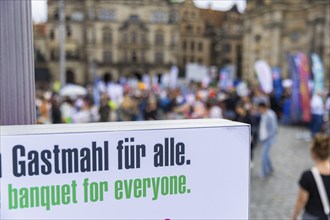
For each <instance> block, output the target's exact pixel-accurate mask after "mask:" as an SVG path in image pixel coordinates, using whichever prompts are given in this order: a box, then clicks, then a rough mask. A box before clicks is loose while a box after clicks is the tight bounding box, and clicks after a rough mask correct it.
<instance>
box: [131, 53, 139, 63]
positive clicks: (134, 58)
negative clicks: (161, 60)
mask: <svg viewBox="0 0 330 220" xmlns="http://www.w3.org/2000/svg"><path fill="white" fill-rule="evenodd" d="M132 62H133V63H137V62H138V57H137V54H136V52H135V51H133V52H132Z"/></svg>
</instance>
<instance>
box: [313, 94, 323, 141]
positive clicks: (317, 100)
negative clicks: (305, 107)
mask: <svg viewBox="0 0 330 220" xmlns="http://www.w3.org/2000/svg"><path fill="white" fill-rule="evenodd" d="M311 113H312V120H311V124H310V129H311V135H312V137H314V135H315V134H316V133H318V132H320V131H321V128H322V125H323V114H324V103H323V100H322V94H321V92H316V93H315V94H314V95H313V97H312V99H311Z"/></svg>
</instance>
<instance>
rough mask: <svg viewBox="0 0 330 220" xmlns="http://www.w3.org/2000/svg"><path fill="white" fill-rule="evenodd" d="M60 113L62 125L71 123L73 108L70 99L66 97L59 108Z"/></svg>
mask: <svg viewBox="0 0 330 220" xmlns="http://www.w3.org/2000/svg"><path fill="white" fill-rule="evenodd" d="M60 109H61V113H62V121H63V122H64V123H72V117H73V114H74V112H75V110H74V107H73V101H72V100H71V98H69V97H66V98H65V101H64V103H62V105H61V107H60Z"/></svg>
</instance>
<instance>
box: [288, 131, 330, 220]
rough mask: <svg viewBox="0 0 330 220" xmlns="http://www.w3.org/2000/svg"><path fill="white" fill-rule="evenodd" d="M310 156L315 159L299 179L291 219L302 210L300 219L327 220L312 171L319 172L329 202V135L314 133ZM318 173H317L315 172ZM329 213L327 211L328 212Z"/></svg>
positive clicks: (294, 219)
mask: <svg viewBox="0 0 330 220" xmlns="http://www.w3.org/2000/svg"><path fill="white" fill-rule="evenodd" d="M311 157H312V159H313V160H314V161H315V167H314V168H313V169H312V170H313V171H312V170H306V171H304V172H303V173H302V175H301V177H300V180H299V186H300V188H299V193H298V197H297V201H296V205H295V208H294V211H293V215H292V220H296V219H297V218H298V215H299V214H300V213H301V211H302V210H304V212H303V215H302V219H303V220H307V219H320V220H328V219H329V218H327V216H326V214H325V210H324V206H323V203H322V200H321V196H320V192H319V189H318V187H317V184H316V181H315V178H314V174H313V172H316V173H319V174H320V176H321V178H320V179H321V182H323V185H324V188H325V191H326V192H325V194H326V197H327V198H326V199H327V200H328V203H330V201H329V198H330V160H329V159H330V137H329V136H328V135H326V134H320V133H318V134H316V135H315V136H314V138H313V141H312V144H311ZM317 175H318V174H317ZM328 214H329V213H328Z"/></svg>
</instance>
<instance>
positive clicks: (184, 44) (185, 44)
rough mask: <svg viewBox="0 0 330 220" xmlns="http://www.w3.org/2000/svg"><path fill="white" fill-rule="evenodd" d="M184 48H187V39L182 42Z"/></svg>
mask: <svg viewBox="0 0 330 220" xmlns="http://www.w3.org/2000/svg"><path fill="white" fill-rule="evenodd" d="M182 50H187V41H185V40H184V41H183V42H182Z"/></svg>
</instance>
